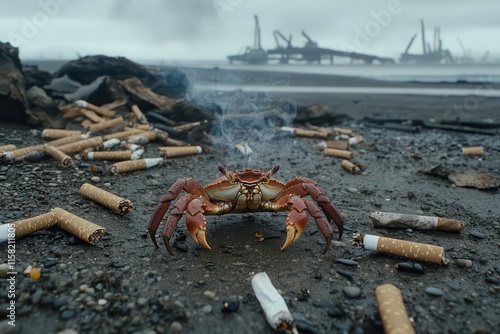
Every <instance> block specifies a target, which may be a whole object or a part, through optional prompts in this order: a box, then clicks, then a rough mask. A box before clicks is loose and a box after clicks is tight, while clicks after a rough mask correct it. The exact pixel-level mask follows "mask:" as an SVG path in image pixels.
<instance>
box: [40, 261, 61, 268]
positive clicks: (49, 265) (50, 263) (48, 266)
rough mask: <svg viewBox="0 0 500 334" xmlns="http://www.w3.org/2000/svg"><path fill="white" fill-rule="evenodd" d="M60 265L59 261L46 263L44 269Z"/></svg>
mask: <svg viewBox="0 0 500 334" xmlns="http://www.w3.org/2000/svg"><path fill="white" fill-rule="evenodd" d="M58 263H59V261H57V260H51V261H47V262H45V263H44V264H43V267H44V268H51V267H53V266H55V265H56V264H58Z"/></svg>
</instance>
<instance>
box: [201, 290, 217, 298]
mask: <svg viewBox="0 0 500 334" xmlns="http://www.w3.org/2000/svg"><path fill="white" fill-rule="evenodd" d="M203 295H204V296H205V297H207V298H210V299H214V298H215V292H212V291H208V290H207V291H205V292H203Z"/></svg>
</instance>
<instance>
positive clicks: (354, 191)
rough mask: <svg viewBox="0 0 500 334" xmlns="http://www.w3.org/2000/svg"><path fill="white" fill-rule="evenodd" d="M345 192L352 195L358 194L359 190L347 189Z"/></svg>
mask: <svg viewBox="0 0 500 334" xmlns="http://www.w3.org/2000/svg"><path fill="white" fill-rule="evenodd" d="M347 191H349V192H350V193H353V194H356V193H359V190H358V189H356V188H347Z"/></svg>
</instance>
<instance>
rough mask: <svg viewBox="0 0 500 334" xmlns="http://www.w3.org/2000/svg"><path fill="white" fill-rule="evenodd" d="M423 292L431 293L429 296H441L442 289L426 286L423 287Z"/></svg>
mask: <svg viewBox="0 0 500 334" xmlns="http://www.w3.org/2000/svg"><path fill="white" fill-rule="evenodd" d="M424 291H425V293H427V294H429V295H431V296H436V297H441V296H442V295H443V290H441V289H439V288H434V287H431V286H430V287H428V288H425V290H424Z"/></svg>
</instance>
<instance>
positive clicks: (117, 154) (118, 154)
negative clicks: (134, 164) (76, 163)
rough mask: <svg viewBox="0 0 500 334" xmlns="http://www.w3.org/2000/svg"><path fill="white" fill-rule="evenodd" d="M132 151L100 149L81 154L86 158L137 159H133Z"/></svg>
mask: <svg viewBox="0 0 500 334" xmlns="http://www.w3.org/2000/svg"><path fill="white" fill-rule="evenodd" d="M132 154H133V152H132V151H98V152H86V153H84V154H80V156H81V157H82V159H84V160H120V161H123V160H137V159H132Z"/></svg>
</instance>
